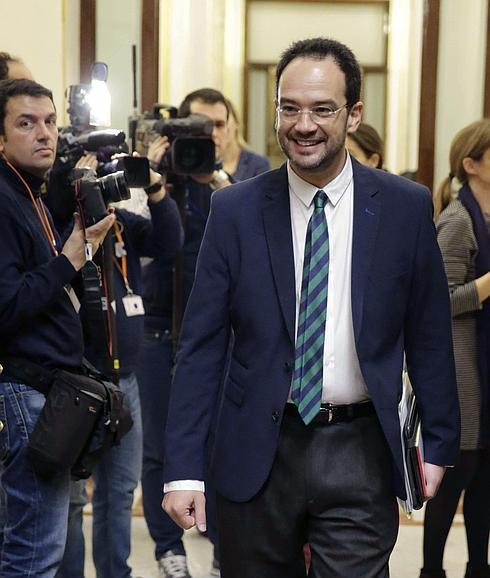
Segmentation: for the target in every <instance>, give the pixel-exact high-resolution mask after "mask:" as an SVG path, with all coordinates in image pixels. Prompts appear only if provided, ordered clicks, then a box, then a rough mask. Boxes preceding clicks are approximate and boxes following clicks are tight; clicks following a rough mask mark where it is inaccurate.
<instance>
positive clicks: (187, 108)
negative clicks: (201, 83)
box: [179, 88, 230, 119]
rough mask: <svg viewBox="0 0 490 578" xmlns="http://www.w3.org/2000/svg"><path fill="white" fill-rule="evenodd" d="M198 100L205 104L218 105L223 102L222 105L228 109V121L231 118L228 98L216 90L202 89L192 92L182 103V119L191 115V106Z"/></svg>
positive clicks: (180, 107) (180, 114)
mask: <svg viewBox="0 0 490 578" xmlns="http://www.w3.org/2000/svg"><path fill="white" fill-rule="evenodd" d="M196 100H199V101H201V102H204V103H205V104H216V103H218V102H221V104H223V105H224V107H225V108H226V118H227V119H228V117H229V116H230V107H229V106H228V102H227V100H226V98H225V97H224V95H223V93H221V92H220V91H219V90H216V89H214V88H200V89H198V90H194V91H193V92H190V93H189V94H188V95H187V96H186V97H185V98H184V100H183V101H182V102H181V103H180V106H179V116H180V117H182V118H183V117H185V116H189V115H190V114H191V104H192V103H193V102H195V101H196Z"/></svg>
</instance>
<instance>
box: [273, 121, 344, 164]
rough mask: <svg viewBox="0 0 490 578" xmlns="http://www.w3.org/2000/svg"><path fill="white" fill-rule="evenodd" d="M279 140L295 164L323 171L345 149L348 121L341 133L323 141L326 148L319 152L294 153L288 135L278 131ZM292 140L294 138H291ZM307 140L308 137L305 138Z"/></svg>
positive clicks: (285, 152)
mask: <svg viewBox="0 0 490 578" xmlns="http://www.w3.org/2000/svg"><path fill="white" fill-rule="evenodd" d="M276 136H277V142H278V144H279V146H280V148H281V150H282V152H283V153H284V154H285V155H286V157H287V158H288V159H289V161H290V162H291V164H292V165H293V166H296V167H298V169H300V170H302V171H308V172H312V173H314V172H321V171H323V170H325V169H328V168H329V167H330V166H332V164H334V163H335V161H336V160H337V159H338V158H339V155H340V153H341V152H342V151H343V150H344V149H345V140H346V138H347V123H346V124H345V126H344V129H343V131H342V133H341V134H340V135H337V136H336V137H329V138H328V139H327V141H326V142H325V141H323V145H324V148H323V150H322V151H320V152H319V153H317V154H314V155H306V156H302V155H299V154H294V153H293V152H292V151H291V146H290V145H291V141H290V139H289V138H288V136H287V135H282V136H281V137H280V136H279V134H277V133H276ZM291 140H292V139H291ZM305 140H307V139H305Z"/></svg>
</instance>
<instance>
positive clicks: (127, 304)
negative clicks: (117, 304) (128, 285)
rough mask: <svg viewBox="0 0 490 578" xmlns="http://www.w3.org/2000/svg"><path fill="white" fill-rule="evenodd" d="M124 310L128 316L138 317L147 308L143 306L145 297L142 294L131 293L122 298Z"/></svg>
mask: <svg viewBox="0 0 490 578" xmlns="http://www.w3.org/2000/svg"><path fill="white" fill-rule="evenodd" d="M122 302H123V305H124V310H125V311H126V315H127V316H128V317H136V316H137V315H144V314H145V308H144V307H143V299H142V298H141V296H140V295H134V293H129V294H128V295H126V296H125V297H123V298H122Z"/></svg>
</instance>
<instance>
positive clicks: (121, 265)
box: [114, 221, 133, 294]
mask: <svg viewBox="0 0 490 578" xmlns="http://www.w3.org/2000/svg"><path fill="white" fill-rule="evenodd" d="M114 233H115V235H116V239H117V242H118V243H119V246H120V247H124V241H123V238H122V231H121V228H120V227H119V223H118V222H117V221H116V222H115V223H114ZM120 260H121V262H119V260H118V258H117V257H116V256H114V265H115V266H116V269H117V270H118V271H119V273H120V275H121V277H122V280H123V282H124V286H125V287H126V291H127V293H128V294H132V293H133V291H132V289H131V287H130V286H129V280H128V258H127V256H126V255H125V254H122V255H121V257H120Z"/></svg>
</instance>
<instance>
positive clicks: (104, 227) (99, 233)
mask: <svg viewBox="0 0 490 578" xmlns="http://www.w3.org/2000/svg"><path fill="white" fill-rule="evenodd" d="M115 220H116V216H115V215H114V214H113V213H111V214H109V215H107V216H106V217H104V218H103V219H102V220H100V221H99V222H98V223H95V225H92V226H90V227H87V228H86V229H85V233H84V231H83V227H82V222H81V219H80V215H79V214H78V213H75V215H74V221H75V224H74V225H73V231H72V232H71V235H70V236H69V237H68V239H67V240H66V243H65V244H64V245H63V249H62V251H61V253H62V254H63V255H65V257H66V258H67V259H68V261H70V263H71V264H72V265H73V267H74V268H75V270H76V271H79V270H80V269H81V268H82V267H83V266H84V265H85V261H86V260H87V259H86V256H85V240H86V241H87V243H90V244H91V245H92V254H93V255H95V253H96V252H97V249H98V248H99V246H100V244H101V243H102V241H103V240H104V237H105V236H106V235H107V232H108V231H109V229H110V228H111V227H112V225H114V221H115Z"/></svg>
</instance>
